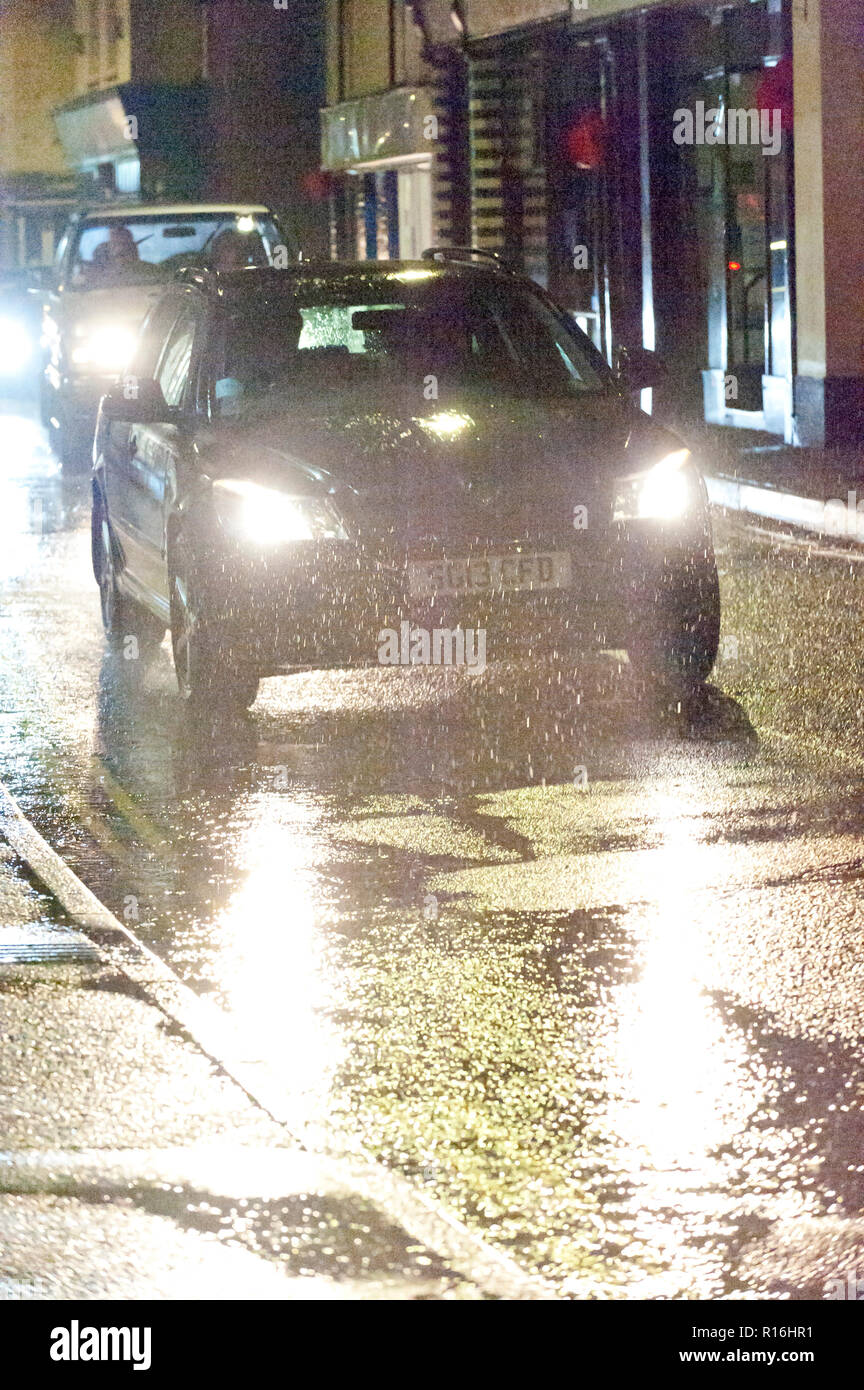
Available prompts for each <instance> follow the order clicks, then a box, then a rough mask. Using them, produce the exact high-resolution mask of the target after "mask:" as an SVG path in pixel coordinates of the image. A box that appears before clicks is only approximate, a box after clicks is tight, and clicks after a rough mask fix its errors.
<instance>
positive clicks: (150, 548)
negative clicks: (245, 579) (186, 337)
mask: <svg viewBox="0 0 864 1390" xmlns="http://www.w3.org/2000/svg"><path fill="white" fill-rule="evenodd" d="M184 308H185V300H184V299H183V298H182V297H180V296H178V295H176V294H169V295H167V296H166V297H165V298H164V299H163V300H160V302H159V303H158V304H157V305H156V306H155V308H154V309H153V310H152V311H151V313H150V315H149V316H148V318H147V319H146V321H145V323H144V325H143V328H142V331H141V337H140V339H139V343H138V348H137V351H136V353H135V355H134V357H133V359H132V361H131V363H130V365H129V369H128V372H127V374H126V376H125V377H124V378H123V380H122V381H121V383H120V388H119V389H121V390H122V391H124V392H126V391H131V392H133V393H134V391H135V383H136V381H139V380H147V379H151V380H152V379H153V378H155V377H156V374H157V371H158V368H159V365H160V363H161V362H162V360H163V359H164V357H165V354H166V352H167V348H168V343H169V341H172V340H173V336H174V334H173V330H174V327H175V325H176V324H177V322H178V319H179V318H180V316H181V314H182V313H183V310H184ZM148 431H149V427H147V426H144V425H141V424H136V425H129V424H126V423H124V422H123V421H119V420H114V421H111V422H110V423H107V424H106V425H105V428H104V434H103V435H102V436H101V439H100V441H99V442H100V447H101V454H102V467H103V480H104V489H105V496H106V498H107V501H108V515H109V518H110V521H111V527H112V530H113V532H114V537H115V540H116V541H117V544H118V545H119V548H120V553H121V556H122V566H121V573H120V584H121V587H122V588H123V589H125V590H126V591H127V592H128V593H130V594H131V595H132V596H133V597H134V598H138V599H140V600H142V601H143V602H144V603H145V604H147V606H148V607H155V608H156V609H157V611H162V607H163V603H162V598H164V596H163V595H162V594H161V587H162V586H161V583H160V572H159V553H160V549H161V540H160V532H161V526H162V502H161V494H162V482H161V479H160V476H159V468H158V451H157V450H155V449H151V448H150V444H149V441H148V442H147V443H146V444H145V446H144V449H143V450H142V441H144V439H145V436H147V435H148ZM148 454H153V459H151V458H149V457H148ZM154 460H155V461H156V467H155V468H154V466H153V463H154Z"/></svg>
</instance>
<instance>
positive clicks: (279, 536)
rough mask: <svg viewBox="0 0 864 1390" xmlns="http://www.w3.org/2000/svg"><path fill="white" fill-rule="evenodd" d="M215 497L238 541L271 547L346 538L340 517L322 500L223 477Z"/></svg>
mask: <svg viewBox="0 0 864 1390" xmlns="http://www.w3.org/2000/svg"><path fill="white" fill-rule="evenodd" d="M213 498H214V501H215V504H216V512H217V514H218V516H219V520H220V521H221V522H222V524H223V526H224V527H225V529H226V530H227V531H228V532H229V534H230V535H232V536H234V537H235V538H236V539H237V540H243V541H247V542H250V543H252V544H254V545H264V546H268V545H279V544H281V543H284V542H287V541H316V540H344V539H345V531H344V529H343V527H342V524H341V522H340V520H339V517H338V516H337V515H336V512H335V511H334V510H333V508H332V507H331V506H330V503H329V502H328V501H327V499H326V498H323V497H322V498H318V497H294V496H291V495H290V494H289V493H287V492H280V491H279V489H278V488H272V487H262V486H261V485H260V483H252V482H247V481H245V480H243V479H234V478H220V479H219V480H218V481H217V482H215V483H214V484H213Z"/></svg>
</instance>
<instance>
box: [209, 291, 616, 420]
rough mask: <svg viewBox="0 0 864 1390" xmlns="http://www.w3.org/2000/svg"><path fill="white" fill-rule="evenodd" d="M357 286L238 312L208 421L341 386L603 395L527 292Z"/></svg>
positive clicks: (576, 345)
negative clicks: (260, 404) (214, 414)
mask: <svg viewBox="0 0 864 1390" xmlns="http://www.w3.org/2000/svg"><path fill="white" fill-rule="evenodd" d="M370 278H371V277H370ZM376 278H377V277H376ZM364 287H365V288H366V290H367V295H366V297H365V300H364V299H363V298H361V297H360V295H359V294H357V292H356V291H357V289H358V288H359V285H358V284H355V285H354V286H353V288H354V291H355V292H354V294H350V293H348V294H346V293H345V290H346V289H349V288H351V287H349V286H342V287H340V286H338V285H336V286H333V287H331V288H330V293H329V294H324V293H321V290H320V289H319V290H318V292H317V293H316V292H315V287H312V286H310V287H309V289H308V290H306V291H305V292H304V289H303V288H302V286H301V287H300V288H299V289H298V293H297V295H296V298H288V297H287V296H286V297H285V298H284V299H283V298H282V296H279V297H278V298H277V299H273V300H270V301H268V302H267V303H266V304H264V305H262V306H261V307H260V308H259V309H258V310H257V311H256V312H251V311H250V310H249V309H246V310H245V311H243V312H240V311H238V312H237V313H236V316H233V317H232V319H231V321H230V323H229V327H228V332H227V337H226V343H225V352H224V362H223V364H222V367H221V372H220V380H219V381H218V382H217V389H216V399H217V408H218V409H220V413H223V414H230V413H236V412H237V411H238V410H239V409H241V408H242V406H243V404H245V403H247V402H248V403H252V402H257V401H262V400H264V401H266V400H273V399H274V397H279V396H280V395H281V394H284V393H285V392H288V393H295V392H296V391H297V390H301V391H310V392H315V391H319V390H322V389H337V390H338V389H339V388H340V387H344V388H351V387H353V386H357V387H362V388H369V387H371V388H373V389H374V388H375V387H376V386H379V385H380V386H381V387H383V388H386V386H387V385H388V384H395V385H399V386H409V385H411V384H414V385H415V386H416V385H417V384H418V383H419V385H420V389H421V390H422V389H424V387H425V389H427V390H428V391H430V392H431V391H435V392H437V393H438V394H441V393H443V392H445V391H454V390H456V391H458V390H470V389H471V388H481V389H483V388H485V389H489V388H491V389H494V390H499V391H502V392H504V393H508V392H509V393H522V392H525V391H527V392H530V393H532V394H544V395H557V396H578V395H581V394H584V393H585V392H595V391H602V390H605V389H606V385H607V381H608V376H607V375H606V374H605V373H604V370H603V365H602V362H600V360H599V359H598V358H597V356H596V354H595V353H594V350H593V348H592V347H591V344H590V343H589V342H588V341H587V339H586V340H585V341H584V342H582V341H581V335H580V334H579V333H578V330H576V329H574V330H573V331H571V330H570V329H569V328H568V327H567V326H566V325H565V324H564V323H562V322H561V321H560V320H559V319H558V317H557V316H556V315H555V314H554V313H553V311H552V310H551V309H549V308H547V307H546V305H545V304H544V302H543V301H542V300H541V299H540V298H538V297H537V296H536V295H534V294H532V293H531V292H530V291H527V290H523V289H521V288H519V287H516V286H512V287H511V286H508V285H507V284H506V283H505V282H504V281H503V280H502V281H501V282H500V283H499V282H497V281H494V280H491V279H489V280H486V279H483V280H482V281H480V280H478V281H473V280H470V281H469V280H465V281H458V280H454V279H450V278H449V277H448V278H445V277H443V276H442V277H437V276H434V277H433V278H431V279H430V282H428V283H426V284H425V285H422V286H420V285H417V284H413V283H411V282H410V281H409V282H408V283H407V284H406V283H404V282H403V277H402V276H400V275H398V274H396V275H392V276H387V277H386V279H384V278H383V277H381V278H380V280H379V283H377V284H375V285H373V284H370V283H369V282H366V283H365V286H364ZM340 289H341V290H342V293H340ZM372 291H374V292H372ZM220 401H222V402H223V405H222V406H221V407H219V402H220Z"/></svg>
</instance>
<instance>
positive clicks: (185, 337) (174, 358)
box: [156, 310, 196, 407]
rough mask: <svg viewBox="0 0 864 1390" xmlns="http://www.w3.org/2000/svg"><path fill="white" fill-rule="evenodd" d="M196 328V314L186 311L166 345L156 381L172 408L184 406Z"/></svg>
mask: <svg viewBox="0 0 864 1390" xmlns="http://www.w3.org/2000/svg"><path fill="white" fill-rule="evenodd" d="M195 327H196V323H195V316H194V314H193V313H192V312H191V311H190V310H186V311H185V312H183V313H181V315H180V318H179V319H178V320H177V322H176V324H175V325H174V327H173V329H172V330H171V334H170V336H169V338H168V342H167V343H166V345H165V351H164V353H163V355H162V360H161V362H160V364H159V370H158V372H157V374H156V380H157V381H158V382H159V385H160V386H161V388H162V394H163V396H164V397H165V400H166V402H167V403H168V405H170V406H174V407H179V406H181V405H182V404H183V398H184V395H185V392H186V386H187V383H188V381H189V367H190V364H191V361H192V348H193V346H194V343H195Z"/></svg>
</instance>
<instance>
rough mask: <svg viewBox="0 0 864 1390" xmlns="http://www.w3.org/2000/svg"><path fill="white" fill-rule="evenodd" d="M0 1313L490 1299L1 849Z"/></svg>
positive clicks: (6, 848)
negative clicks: (298, 1138) (273, 1108)
mask: <svg viewBox="0 0 864 1390" xmlns="http://www.w3.org/2000/svg"><path fill="white" fill-rule="evenodd" d="M0 996H2V1024H0V1127H2V1136H3V1137H2V1150H0V1300H16V1299H21V1300H41V1299H45V1300H58V1299H62V1300H67V1299H72V1300H107V1299H134V1300H142V1299H145V1300H148V1299H157V1300H165V1299H181V1298H183V1299H186V1298H193V1299H238V1298H239V1299H249V1300H308V1299H315V1300H316V1301H318V1300H342V1299H352V1300H356V1299H362V1300H364V1301H365V1300H370V1299H373V1300H374V1299H400V1300H402V1299H409V1300H410V1299H428V1298H435V1299H466V1298H467V1299H476V1298H479V1297H482V1296H483V1295H482V1293H481V1291H480V1290H478V1288H477V1287H476V1286H475V1285H473V1284H472V1283H471V1282H470V1281H469V1280H467V1279H465V1278H464V1277H462V1276H460V1275H459V1274H458V1273H456V1272H455V1271H454V1270H453V1269H451V1268H448V1266H447V1265H446V1263H444V1262H443V1261H442V1260H441V1258H440V1257H439V1256H438V1255H437V1254H436V1253H435V1252H434V1251H432V1250H430V1249H428V1248H427V1247H425V1246H424V1245H423V1243H422V1242H421V1241H418V1240H416V1239H414V1238H413V1237H412V1236H411V1235H410V1234H409V1233H408V1232H407V1231H406V1230H405V1229H404V1228H403V1227H401V1226H400V1225H399V1223H398V1221H394V1220H393V1218H392V1217H391V1216H388V1214H387V1213H386V1212H385V1211H383V1210H382V1209H381V1207H380V1206H378V1205H376V1204H375V1203H374V1202H371V1201H370V1200H369V1199H368V1198H366V1197H364V1196H363V1195H361V1194H360V1193H359V1192H358V1191H357V1190H356V1188H355V1187H354V1186H352V1184H351V1183H350V1182H346V1181H345V1180H344V1178H340V1177H339V1176H338V1175H335V1174H334V1170H333V1167H332V1165H328V1164H326V1163H322V1162H321V1161H320V1159H318V1158H316V1157H315V1156H313V1155H310V1154H309V1153H307V1152H304V1151H303V1150H302V1149H301V1148H300V1147H298V1145H297V1144H296V1143H295V1142H294V1141H293V1140H292V1139H291V1137H290V1136H289V1135H288V1133H287V1132H286V1130H285V1128H284V1126H282V1125H279V1124H277V1123H275V1122H274V1121H273V1120H272V1119H270V1118H269V1117H268V1116H267V1115H266V1114H265V1113H264V1111H263V1110H262V1109H261V1108H260V1106H257V1105H256V1104H254V1103H253V1102H252V1101H251V1100H250V1098H249V1096H248V1095H246V1094H245V1093H244V1091H243V1090H242V1089H241V1088H240V1087H239V1086H238V1085H237V1084H236V1083H235V1082H234V1081H232V1080H231V1078H230V1077H229V1076H227V1075H226V1074H225V1072H224V1071H222V1070H220V1068H219V1067H217V1066H215V1065H214V1064H213V1062H212V1061H210V1060H209V1059H208V1058H207V1057H206V1056H205V1055H204V1053H203V1052H202V1051H201V1050H200V1048H198V1047H196V1045H195V1044H194V1042H192V1040H191V1039H190V1038H189V1037H188V1036H184V1035H183V1032H182V1030H181V1029H180V1028H178V1027H177V1026H176V1025H175V1024H173V1023H172V1021H171V1020H170V1019H169V1018H167V1017H166V1015H165V1014H164V1013H163V1012H162V1011H160V1010H159V1009H157V1008H156V1007H155V1006H154V1005H153V1004H151V1003H149V1002H148V1000H147V999H146V998H145V997H143V995H142V991H141V990H140V988H139V987H138V986H136V984H135V982H134V981H133V980H131V979H130V978H129V976H128V975H126V974H125V973H123V972H120V971H118V970H117V969H116V968H114V967H113V966H111V965H108V964H106V963H105V961H104V960H103V959H102V958H101V953H100V951H99V950H98V949H97V948H96V947H95V946H94V945H93V944H92V942H91V940H90V939H89V938H88V936H86V935H85V934H83V933H82V932H80V931H78V930H76V929H75V927H74V925H73V924H72V923H70V922H69V921H68V920H66V919H65V918H64V914H63V913H62V912H61V911H59V910H58V908H57V905H56V903H55V902H54V901H53V900H52V899H51V898H50V897H49V896H47V895H45V894H44V893H43V892H40V891H38V890H37V889H36V887H35V886H34V885H33V884H32V882H30V881H29V877H28V875H27V873H26V871H25V869H24V866H23V865H22V864H21V863H20V861H18V860H17V858H16V857H15V855H14V854H13V853H12V851H11V850H10V849H9V848H8V846H7V845H5V844H0Z"/></svg>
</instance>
